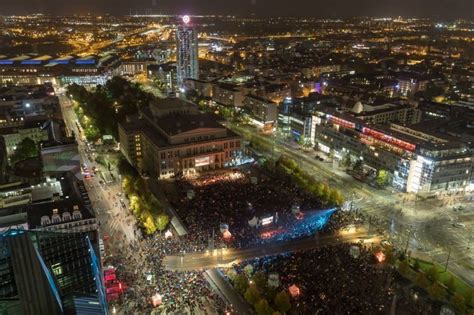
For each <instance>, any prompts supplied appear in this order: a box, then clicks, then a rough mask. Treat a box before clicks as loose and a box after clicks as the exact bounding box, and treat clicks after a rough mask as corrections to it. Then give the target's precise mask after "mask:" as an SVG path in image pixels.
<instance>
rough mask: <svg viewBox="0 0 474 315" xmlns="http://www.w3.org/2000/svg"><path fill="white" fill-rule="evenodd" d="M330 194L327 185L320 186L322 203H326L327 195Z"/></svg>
mask: <svg viewBox="0 0 474 315" xmlns="http://www.w3.org/2000/svg"><path fill="white" fill-rule="evenodd" d="M330 193H331V190H330V188H329V187H328V185H326V184H322V188H321V199H322V201H323V202H327V201H329V197H330V196H329V195H330Z"/></svg>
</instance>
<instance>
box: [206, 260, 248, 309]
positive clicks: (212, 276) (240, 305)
mask: <svg viewBox="0 0 474 315" xmlns="http://www.w3.org/2000/svg"><path fill="white" fill-rule="evenodd" d="M204 277H205V278H206V280H207V282H209V284H210V285H211V287H212V289H213V290H214V291H216V293H217V294H218V295H219V296H220V297H221V299H222V300H224V301H225V302H226V303H227V304H229V305H231V307H232V309H233V310H234V312H235V313H236V314H239V315H240V314H241V315H251V314H254V311H253V309H252V307H251V306H250V305H249V304H248V303H247V302H246V301H245V300H244V299H243V298H242V297H241V296H240V294H239V293H237V292H236V291H235V290H234V288H233V287H232V285H231V284H230V283H229V282H228V281H227V280H226V279H225V278H224V275H223V274H222V273H221V272H220V271H219V270H217V269H209V270H206V271H205V272H204Z"/></svg>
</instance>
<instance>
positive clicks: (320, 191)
mask: <svg viewBox="0 0 474 315" xmlns="http://www.w3.org/2000/svg"><path fill="white" fill-rule="evenodd" d="M266 166H267V167H269V168H272V169H275V170H276V171H278V172H283V173H284V174H285V175H289V176H291V177H292V178H293V180H294V181H295V183H296V184H297V185H298V186H300V187H301V188H303V189H305V190H306V191H308V192H310V193H312V194H313V195H314V196H315V197H317V198H318V199H320V200H321V201H322V202H323V203H325V204H327V205H337V206H342V204H343V203H344V197H343V196H342V194H341V192H340V191H339V190H337V189H333V188H330V187H329V186H328V185H327V184H325V183H321V182H317V181H316V180H315V179H314V178H313V176H311V175H310V174H309V173H308V172H306V171H305V170H303V169H302V168H301V167H300V166H299V165H298V164H297V163H296V161H295V160H293V159H291V158H289V157H287V156H284V155H281V156H280V157H279V158H278V160H277V161H276V162H275V163H274V165H273V162H272V161H270V160H268V161H267V163H266Z"/></svg>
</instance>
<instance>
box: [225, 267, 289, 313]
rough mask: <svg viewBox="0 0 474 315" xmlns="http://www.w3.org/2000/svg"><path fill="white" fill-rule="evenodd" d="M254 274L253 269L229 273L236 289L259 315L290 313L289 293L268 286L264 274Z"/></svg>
mask: <svg viewBox="0 0 474 315" xmlns="http://www.w3.org/2000/svg"><path fill="white" fill-rule="evenodd" d="M252 272H253V270H252V268H246V269H245V273H241V274H234V273H229V274H228V276H229V278H230V279H231V281H232V282H233V284H234V287H235V289H236V290H237V291H238V292H239V293H240V294H242V295H243V296H244V298H245V300H246V301H247V302H248V303H249V304H250V305H252V306H253V307H254V309H255V312H256V313H257V315H278V314H285V313H286V312H288V311H289V310H290V309H291V301H290V296H289V295H288V293H287V292H286V291H285V290H281V291H280V290H278V288H274V287H270V286H268V283H267V276H266V274H265V273H264V272H261V271H260V272H256V273H255V274H254V275H252ZM269 301H270V302H269Z"/></svg>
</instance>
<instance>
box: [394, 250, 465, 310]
mask: <svg viewBox="0 0 474 315" xmlns="http://www.w3.org/2000/svg"><path fill="white" fill-rule="evenodd" d="M398 271H399V272H400V274H401V275H403V276H404V277H406V278H408V279H410V280H412V281H413V282H414V283H415V284H416V285H417V286H418V287H420V288H422V289H424V290H426V291H427V292H428V293H429V294H430V296H431V298H432V299H434V300H437V301H442V302H444V301H449V302H450V303H451V304H452V305H453V306H454V307H455V308H456V309H457V310H458V311H459V312H460V313H464V312H465V310H466V309H467V308H468V307H471V308H472V307H474V288H468V289H467V290H466V291H465V292H460V290H459V287H458V286H457V285H456V279H455V278H454V276H452V275H451V276H450V277H449V278H447V280H446V281H445V282H444V283H442V282H441V279H440V271H439V268H437V267H436V265H434V264H433V265H432V266H431V267H430V268H429V269H428V270H426V271H423V270H422V269H421V267H420V263H419V261H418V259H415V260H414V264H413V266H411V265H410V262H409V261H408V259H405V258H404V257H403V258H402V259H401V260H400V261H399V262H398Z"/></svg>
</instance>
